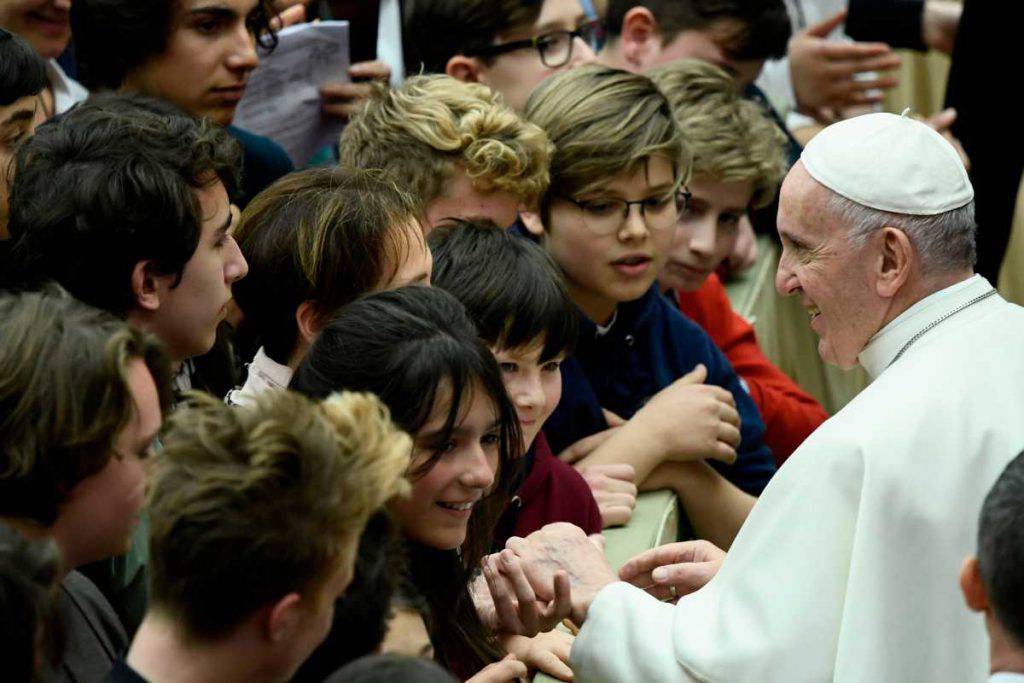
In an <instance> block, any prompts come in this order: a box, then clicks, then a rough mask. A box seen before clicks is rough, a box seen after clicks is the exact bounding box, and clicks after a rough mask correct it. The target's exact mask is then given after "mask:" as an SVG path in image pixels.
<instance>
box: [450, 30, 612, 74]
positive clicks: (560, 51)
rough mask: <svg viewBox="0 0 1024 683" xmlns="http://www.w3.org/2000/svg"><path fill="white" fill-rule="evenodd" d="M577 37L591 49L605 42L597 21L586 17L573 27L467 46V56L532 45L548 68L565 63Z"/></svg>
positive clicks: (488, 55)
mask: <svg viewBox="0 0 1024 683" xmlns="http://www.w3.org/2000/svg"><path fill="white" fill-rule="evenodd" d="M576 38H579V39H580V40H582V41H583V42H585V43H586V44H587V45H589V46H590V48H591V49H592V50H594V52H597V51H598V50H600V49H601V47H602V45H603V44H604V31H603V29H602V27H601V22H599V21H588V22H587V23H585V24H582V25H580V26H579V27H578V28H576V29H575V30H573V31H548V32H547V33H542V34H541V35H539V36H534V37H533V38H527V39H524V40H513V41H512V42H510V43H501V44H499V45H484V46H482V47H478V48H471V49H469V50H466V53H465V54H466V56H467V57H496V56H497V55H503V54H505V53H506V52H514V51H515V50H522V49H525V48H528V47H532V48H534V49H535V50H537V53H538V54H539V55H540V61H541V63H543V64H544V66H546V67H548V68H549V69H557V68H558V67H560V66H565V65H566V64H568V63H569V60H571V59H572V47H573V43H574V42H575V39H576Z"/></svg>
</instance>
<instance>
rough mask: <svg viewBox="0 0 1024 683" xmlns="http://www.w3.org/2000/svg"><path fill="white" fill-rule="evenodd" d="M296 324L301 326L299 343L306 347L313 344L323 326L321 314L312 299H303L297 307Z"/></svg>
mask: <svg viewBox="0 0 1024 683" xmlns="http://www.w3.org/2000/svg"><path fill="white" fill-rule="evenodd" d="M295 324H296V326H297V327H298V328H299V340H298V341H299V343H300V344H305V346H306V347H309V346H310V345H312V343H313V340H314V339H315V338H316V335H317V334H318V333H319V332H320V327H321V325H320V316H319V315H318V314H317V311H316V307H315V306H314V305H313V302H312V301H303V302H302V303H301V304H299V307H298V308H297V309H295Z"/></svg>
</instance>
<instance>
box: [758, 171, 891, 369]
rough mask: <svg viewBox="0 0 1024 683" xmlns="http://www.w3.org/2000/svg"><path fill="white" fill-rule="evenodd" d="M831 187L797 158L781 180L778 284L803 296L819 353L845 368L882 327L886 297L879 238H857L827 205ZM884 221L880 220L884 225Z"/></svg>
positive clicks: (782, 290) (789, 292) (783, 291)
mask: <svg viewBox="0 0 1024 683" xmlns="http://www.w3.org/2000/svg"><path fill="white" fill-rule="evenodd" d="M828 193H829V190H827V189H826V188H825V187H823V186H822V185H820V184H819V183H818V182H817V181H815V180H814V179H813V178H812V177H811V176H810V174H808V173H807V171H806V170H804V167H803V164H801V163H797V164H796V166H794V167H793V170H792V171H790V173H789V175H788V176H786V180H785V182H784V183H783V184H782V192H781V195H780V201H779V217H778V230H779V237H780V238H781V239H782V257H781V259H780V260H779V270H778V273H777V274H776V277H775V286H776V288H777V289H778V290H779V293H780V294H782V295H783V296H789V295H794V296H799V297H800V302H801V303H802V304H803V306H804V307H805V308H806V309H807V312H808V314H809V315H810V316H811V329H812V330H814V332H815V333H816V334H817V335H818V338H819V339H818V353H819V354H820V355H821V358H822V360H824V361H825V362H826V363H831V364H833V365H838V366H839V367H841V368H845V369H848V368H852V367H853V366H855V365H856V364H857V355H858V354H859V353H860V352H861V350H862V349H863V348H864V347H865V346H866V345H867V343H868V341H870V340H871V337H872V336H874V334H875V333H876V332H877V331H878V330H879V329H880V328H881V327H882V322H883V320H884V317H885V311H886V302H885V301H884V300H882V299H880V298H879V297H878V296H877V295H876V293H875V288H874V276H873V274H872V270H873V268H872V266H873V264H875V263H876V260H877V259H878V258H881V256H880V254H879V253H878V247H877V244H876V243H875V242H876V241H875V240H871V239H869V240H868V242H867V243H866V244H864V245H863V246H861V245H857V244H854V243H852V242H851V241H850V240H849V238H848V236H847V231H848V227H847V226H844V225H838V224H837V221H836V219H835V218H834V217H833V216H831V214H830V213H829V212H828V210H827V206H826V203H827V200H828ZM880 227H881V226H880Z"/></svg>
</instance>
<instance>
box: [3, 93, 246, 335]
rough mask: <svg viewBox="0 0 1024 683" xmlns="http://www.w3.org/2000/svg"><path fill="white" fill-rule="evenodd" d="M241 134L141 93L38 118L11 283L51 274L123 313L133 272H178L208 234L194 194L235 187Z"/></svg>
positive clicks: (22, 182)
mask: <svg viewBox="0 0 1024 683" xmlns="http://www.w3.org/2000/svg"><path fill="white" fill-rule="evenodd" d="M240 168H241V157H240V150H239V147H238V143H237V142H235V140H234V139H232V138H231V137H230V136H229V135H228V134H227V133H226V132H224V130H223V129H222V128H221V127H220V126H218V125H217V124H215V123H212V122H210V121H206V120H199V119H196V118H193V117H192V116H189V115H188V114H185V113H184V112H182V111H181V110H180V109H177V108H176V107H174V106H173V105H171V104H167V103H165V102H161V101H160V100H155V99H152V98H148V97H144V96H141V95H131V94H114V93H107V94H103V95H97V96H95V97H93V98H91V99H90V100H88V101H86V102H84V103H82V104H80V105H78V106H77V107H75V108H73V109H71V110H70V111H68V112H67V113H65V114H62V115H60V116H57V117H55V118H53V119H51V120H50V121H48V122H46V123H45V124H43V125H42V126H40V127H39V128H38V129H37V130H36V133H35V135H34V136H32V138H31V139H29V140H28V141H27V142H26V143H25V144H24V145H22V146H21V148H20V149H19V150H18V155H17V160H16V164H15V174H14V183H13V185H12V188H11V209H10V223H9V229H10V233H11V237H12V239H13V244H12V246H11V250H10V253H9V254H8V259H9V260H8V262H7V263H6V264H5V267H4V270H5V271H6V272H5V274H4V276H3V277H4V278H7V281H6V284H8V285H9V286H14V287H19V288H33V287H37V286H39V284H40V283H41V282H45V281H47V280H52V281H56V282H58V283H59V284H60V285H61V286H63V287H64V288H65V289H67V290H68V291H69V292H71V294H72V295H74V296H75V297H77V298H79V299H81V300H82V301H85V302H86V303H88V304H91V305H93V306H96V307H97V308H101V309H103V310H106V311H109V312H111V313H113V314H115V315H118V316H124V315H126V314H127V313H128V312H129V311H130V310H131V308H132V306H133V305H134V296H133V294H132V290H131V286H130V285H131V276H132V271H133V269H134V268H135V266H136V264H137V263H138V262H139V261H151V262H152V264H153V265H152V268H153V271H154V272H156V273H159V274H175V275H177V276H178V278H179V279H180V277H181V273H182V270H183V269H184V267H185V264H186V263H187V262H188V261H189V259H191V258H192V254H193V253H195V250H196V247H197V245H198V244H199V237H200V234H201V233H202V224H203V217H202V215H201V211H200V206H199V198H198V197H197V196H196V193H195V191H196V190H199V189H202V188H205V187H208V186H210V185H211V184H213V183H216V182H217V181H218V180H219V181H220V182H222V183H223V184H224V186H225V188H226V189H227V191H228V195H229V196H231V195H232V194H234V192H235V190H236V188H237V187H238V174H239V171H240Z"/></svg>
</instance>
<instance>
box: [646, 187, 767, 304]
mask: <svg viewBox="0 0 1024 683" xmlns="http://www.w3.org/2000/svg"><path fill="white" fill-rule="evenodd" d="M689 189H690V193H691V197H690V203H689V206H688V207H687V208H686V209H685V210H684V211H683V213H682V215H681V216H680V217H679V229H678V230H677V231H676V235H675V239H674V240H673V241H672V247H671V249H670V250H669V252H668V258H667V259H666V261H665V267H664V268H662V270H661V274H660V275H659V276H658V281H659V282H660V283H661V288H662V289H663V290H668V289H681V290H683V291H686V292H693V291H696V290H697V289H699V288H700V286H701V285H702V284H704V281H705V280H706V279H707V277H708V275H710V274H711V273H713V272H714V270H715V268H717V267H718V265H719V264H720V263H721V262H722V261H724V260H725V259H726V258H727V257H728V256H729V254H730V253H732V249H733V247H734V246H735V244H736V235H737V232H738V228H739V224H740V220H741V219H742V218H743V216H744V215H746V212H747V206H748V205H749V204H750V200H751V198H752V196H753V194H754V188H753V183H751V182H750V181H749V180H738V181H732V182H716V181H714V180H711V179H710V178H706V177H705V178H695V179H694V180H693V181H692V182H691V183H690V184H689Z"/></svg>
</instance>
